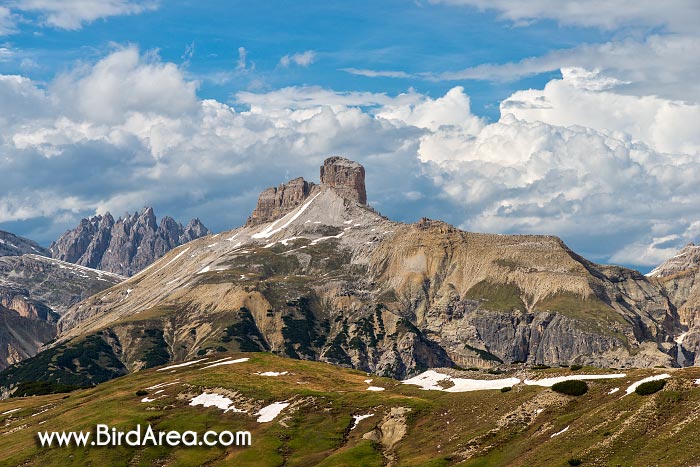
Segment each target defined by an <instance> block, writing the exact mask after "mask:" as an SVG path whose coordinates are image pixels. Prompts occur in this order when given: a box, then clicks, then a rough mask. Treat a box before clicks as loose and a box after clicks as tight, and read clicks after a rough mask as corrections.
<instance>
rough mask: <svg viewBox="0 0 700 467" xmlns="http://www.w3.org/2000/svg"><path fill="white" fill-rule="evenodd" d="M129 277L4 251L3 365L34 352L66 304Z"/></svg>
mask: <svg viewBox="0 0 700 467" xmlns="http://www.w3.org/2000/svg"><path fill="white" fill-rule="evenodd" d="M124 279H125V278H124V277H122V276H118V275H116V274H112V273H107V272H103V271H96V270H93V269H89V268H85V267H82V266H76V265H74V264H69V263H64V262H62V261H58V260H55V259H51V258H47V257H44V256H39V255H29V254H27V255H22V256H4V257H0V323H2V324H1V325H0V369H3V368H5V367H7V366H8V365H11V364H14V363H17V362H19V361H21V360H24V359H25V358H28V357H32V356H34V355H35V354H36V353H37V351H38V349H39V348H40V347H41V346H42V345H44V344H46V343H47V342H49V341H51V340H52V339H53V338H54V337H56V332H57V323H58V320H59V318H60V316H61V315H62V314H63V313H65V312H66V310H68V309H69V308H70V307H71V306H73V305H75V304H77V303H79V302H80V301H82V300H84V299H85V298H87V297H89V296H90V295H93V294H95V293H97V292H100V291H102V290H104V289H106V288H108V287H111V286H113V285H115V284H118V283H119V282H121V281H122V280H124Z"/></svg>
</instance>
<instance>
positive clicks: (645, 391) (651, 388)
mask: <svg viewBox="0 0 700 467" xmlns="http://www.w3.org/2000/svg"><path fill="white" fill-rule="evenodd" d="M664 386H666V380H665V379H657V380H656V381H647V382H646V383H642V384H640V385H639V386H637V389H635V390H634V392H636V393H637V394H639V395H640V396H648V395H649V394H654V393H655V392H659V391H661V390H662V389H663V387H664Z"/></svg>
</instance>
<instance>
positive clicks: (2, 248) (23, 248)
mask: <svg viewBox="0 0 700 467" xmlns="http://www.w3.org/2000/svg"><path fill="white" fill-rule="evenodd" d="M27 253H30V254H35V255H42V256H51V255H50V253H49V252H48V250H47V249H46V248H44V247H41V246H39V244H38V243H36V242H33V241H32V240H28V239H26V238H22V237H18V236H17V235H14V234H11V233H10V232H5V231H4V230H0V256H20V255H24V254H27Z"/></svg>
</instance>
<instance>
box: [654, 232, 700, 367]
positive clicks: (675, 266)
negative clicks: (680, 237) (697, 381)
mask: <svg viewBox="0 0 700 467" xmlns="http://www.w3.org/2000/svg"><path fill="white" fill-rule="evenodd" d="M647 275H648V276H649V277H650V278H652V279H653V280H655V281H657V282H658V283H659V284H660V286H661V288H662V289H663V291H664V293H665V294H666V295H667V296H668V297H669V298H670V299H671V300H672V302H673V303H674V304H675V306H676V307H677V309H678V316H679V319H680V324H681V328H682V331H683V332H682V333H681V334H680V335H679V336H677V337H676V339H675V341H676V343H677V345H678V348H679V352H678V356H677V360H678V363H679V364H682V365H700V352H698V349H700V246H697V245H695V244H693V243H690V244H688V245H686V246H685V247H684V248H682V249H681V250H680V251H679V252H678V253H676V255H674V256H673V257H672V258H669V259H668V260H667V261H665V262H664V263H663V264H661V265H660V266H658V267H657V268H655V269H654V270H652V271H651V272H650V273H649V274H647Z"/></svg>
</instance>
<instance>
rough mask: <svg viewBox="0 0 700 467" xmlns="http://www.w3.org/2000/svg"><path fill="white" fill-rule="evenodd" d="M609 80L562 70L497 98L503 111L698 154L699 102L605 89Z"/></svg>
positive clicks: (612, 83) (611, 83)
mask: <svg viewBox="0 0 700 467" xmlns="http://www.w3.org/2000/svg"><path fill="white" fill-rule="evenodd" d="M618 84H619V81H618V80H616V79H614V78H609V77H606V76H601V75H600V74H599V73H596V72H591V71H588V70H584V69H580V68H571V69H563V70H562V79H555V80H552V81H550V82H549V83H547V85H546V86H545V87H544V89H542V90H535V89H530V90H526V91H518V92H516V93H514V94H513V95H512V96H510V97H509V98H508V99H505V100H504V101H503V102H501V112H502V113H503V114H507V113H513V114H514V115H515V116H516V117H518V118H520V119H525V120H529V121H542V122H546V123H550V124H552V125H560V126H570V125H583V126H587V127H591V128H596V129H605V130H610V131H617V132H621V133H625V134H627V135H630V136H631V137H632V138H634V139H636V140H640V141H644V142H646V143H648V144H649V145H650V146H652V147H653V148H654V149H656V150H657V151H661V152H673V153H688V154H695V153H698V152H700V134H698V132H697V122H699V121H700V104H688V103H685V102H682V101H674V100H668V99H663V98H660V97H657V96H654V95H650V96H634V95H624V94H618V93H615V92H610V91H608V89H609V88H611V87H613V86H616V85H618Z"/></svg>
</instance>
